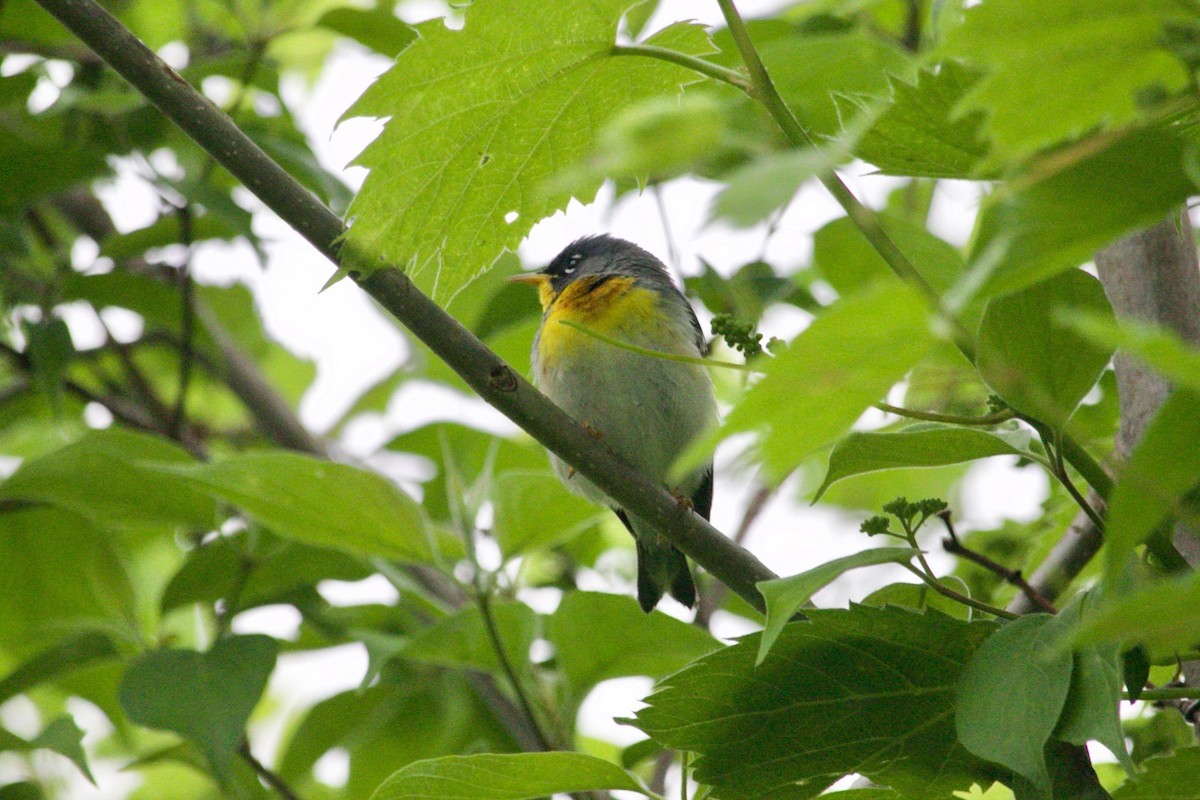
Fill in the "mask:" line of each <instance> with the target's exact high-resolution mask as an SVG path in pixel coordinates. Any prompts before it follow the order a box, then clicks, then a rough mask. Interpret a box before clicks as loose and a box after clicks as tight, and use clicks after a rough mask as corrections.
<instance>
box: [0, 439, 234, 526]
mask: <svg viewBox="0 0 1200 800" xmlns="http://www.w3.org/2000/svg"><path fill="white" fill-rule="evenodd" d="M149 462H154V463H156V464H157V463H165V464H175V465H184V464H191V463H192V457H191V456H189V455H188V454H187V453H186V452H185V451H184V450H183V449H181V448H180V447H178V446H176V445H175V444H172V443H171V442H169V441H167V440H166V439H163V438H161V437H156V436H147V435H146V434H141V433H133V432H130V431H125V430H119V429H116V428H114V429H110V430H105V431H93V432H91V433H89V434H88V435H87V436H85V437H83V438H82V439H80V440H79V441H77V442H75V443H73V444H70V445H67V446H66V447H63V448H61V449H59V450H56V451H54V452H52V453H47V454H46V455H44V456H42V457H41V458H38V459H33V460H30V461H27V462H25V463H24V464H22V465H21V468H20V469H18V470H17V471H16V472H15V473H14V474H13V475H12V477H10V478H9V479H8V480H6V481H4V483H3V484H0V499H9V500H29V501H35V502H42V503H49V504H52V505H55V506H60V507H62V508H67V509H71V510H72V511H74V512H76V513H77V514H80V515H82V516H83V517H85V518H87V519H89V520H91V521H92V522H94V523H96V524H99V525H112V526H122V527H124V526H128V525H133V524H138V525H194V526H197V527H202V526H208V525H212V524H213V522H214V521H215V517H216V506H215V505H214V503H213V502H212V500H211V499H209V498H208V497H207V496H205V494H204V493H203V492H200V491H198V490H197V489H196V488H195V487H194V486H192V485H190V483H189V482H188V481H187V480H185V479H184V478H181V477H179V476H178V475H174V474H171V473H169V472H164V471H161V470H158V469H155V468H153V467H151V466H149Z"/></svg>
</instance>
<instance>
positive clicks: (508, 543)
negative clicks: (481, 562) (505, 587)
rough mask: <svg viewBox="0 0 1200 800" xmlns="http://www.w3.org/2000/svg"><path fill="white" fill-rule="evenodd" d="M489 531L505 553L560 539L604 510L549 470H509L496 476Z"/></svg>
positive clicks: (583, 527)
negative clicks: (563, 482)
mask: <svg viewBox="0 0 1200 800" xmlns="http://www.w3.org/2000/svg"><path fill="white" fill-rule="evenodd" d="M493 497H494V498H495V500H494V503H495V522H494V524H493V533H494V535H495V537H496V541H497V542H499V544H500V549H501V551H503V553H504V555H505V556H506V557H509V558H511V557H513V556H515V555H519V554H521V553H523V552H526V551H529V550H533V549H536V548H539V547H547V546H549V545H552V544H555V543H557V542H562V541H565V540H567V539H570V538H571V537H573V536H575V535H576V534H578V533H580V532H582V531H585V530H587V529H588V528H590V527H592V526H593V525H595V524H596V523H597V522H598V521H599V520H600V519H601V518H602V517H603V515H604V514H607V513H608V512H607V510H605V509H604V508H602V507H600V506H597V505H593V504H592V503H589V502H587V501H586V500H584V499H582V498H580V497H577V496H575V495H573V494H571V493H570V492H568V491H567V490H566V489H564V488H563V485H562V482H561V481H559V479H558V478H557V477H555V476H554V475H553V474H552V473H550V472H549V471H536V472H535V471H532V470H529V471H527V470H512V471H510V472H506V473H504V474H502V475H500V476H498V477H497V478H496V481H495V487H494V492H493Z"/></svg>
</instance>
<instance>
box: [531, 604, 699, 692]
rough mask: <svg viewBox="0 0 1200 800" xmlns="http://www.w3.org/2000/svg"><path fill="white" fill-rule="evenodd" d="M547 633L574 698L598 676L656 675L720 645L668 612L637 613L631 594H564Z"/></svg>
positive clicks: (548, 625) (672, 669)
mask: <svg viewBox="0 0 1200 800" xmlns="http://www.w3.org/2000/svg"><path fill="white" fill-rule="evenodd" d="M547 638H549V639H550V641H551V643H553V645H554V648H555V650H556V652H557V654H558V664H559V665H560V666H561V668H562V672H563V676H564V677H565V679H566V681H567V683H568V686H569V687H570V692H571V695H572V697H574V698H575V700H576V701H577V702H578V701H580V700H582V699H583V697H584V695H586V694H587V692H588V691H589V690H590V689H591V688H592V687H593V686H595V685H596V684H597V683H599V682H600V681H604V680H608V679H609V678H622V677H625V676H628V675H646V676H649V677H651V678H661V677H663V676H664V675H668V674H670V673H672V672H674V671H675V670H677V669H680V668H681V667H683V666H684V665H685V664H687V663H688V662H689V661H692V660H693V659H696V658H699V657H700V656H702V655H704V654H706V653H711V652H712V651H713V650H716V649H717V648H719V647H720V646H721V644H720V642H718V641H717V640H716V639H714V638H713V637H712V636H711V635H709V634H708V633H706V632H705V631H702V630H700V629H699V628H696V627H694V626H692V625H688V624H687V623H685V622H681V621H680V620H677V619H675V618H674V617H668V616H667V615H666V614H661V613H657V612H656V613H652V614H645V613H643V612H642V610H641V609H640V608H639V607H638V604H637V603H636V602H635V601H634V599H633V598H632V597H624V596H622V595H615V594H601V593H598V592H570V593H568V594H567V595H566V596H565V597H564V598H563V601H562V603H560V604H559V607H558V610H556V611H555V612H554V615H553V616H551V617H550V619H549V622H548V624H547Z"/></svg>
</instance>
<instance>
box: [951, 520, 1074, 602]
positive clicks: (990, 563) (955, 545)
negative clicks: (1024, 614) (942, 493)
mask: <svg viewBox="0 0 1200 800" xmlns="http://www.w3.org/2000/svg"><path fill="white" fill-rule="evenodd" d="M938 518H939V519H941V521H942V523H943V524H944V525H945V526H946V533H947V534H948V535H947V537H946V538H945V539H942V549H943V550H945V551H946V552H947V553H950V554H952V555H956V556H959V557H961V558H965V559H966V560H967V561H971V562H973V563H975V564H978V565H979V566H981V567H983V568H984V569H986V570H987V571H989V572H992V573H994V574H996V575H998V576H1000V578H1001V580H1003V581H1004V582H1005V583H1010V584H1012V585H1013V586H1016V587H1017V588H1018V589H1020V590H1021V591H1022V592H1024V593H1025V596H1026V597H1028V598H1029V600H1030V602H1031V603H1033V604H1034V605H1036V606H1037V607H1038V608H1040V609H1042V610H1043V611H1045V612H1046V613H1047V614H1057V613H1058V609H1057V608H1055V607H1054V604H1053V603H1051V602H1050V601H1049V600H1047V599H1046V598H1045V597H1044V596H1043V595H1042V594H1041V593H1040V592H1038V590H1037V589H1035V588H1033V586H1031V585H1030V584H1029V581H1027V580H1025V577H1024V576H1023V575H1021V570H1019V569H1009V568H1008V567H1006V566H1004V565H1003V564H1001V563H999V562H998V561H994V560H993V559H991V558H988V557H987V556H986V555H984V554H983V553H980V552H978V551H977V550H972V549H971V548H969V547H967V546H966V545H965V544H963V543H962V541H960V540H959V538H958V534H957V533H956V532H955V530H954V524H953V523H952V522H951V521H950V511H949V510H945V511H942V512H940V513H939V514H938Z"/></svg>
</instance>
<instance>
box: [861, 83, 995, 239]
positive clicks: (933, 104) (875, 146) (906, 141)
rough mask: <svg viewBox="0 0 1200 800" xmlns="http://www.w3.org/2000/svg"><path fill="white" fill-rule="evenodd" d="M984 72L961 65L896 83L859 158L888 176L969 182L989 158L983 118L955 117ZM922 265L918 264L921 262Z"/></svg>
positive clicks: (866, 136)
mask: <svg viewBox="0 0 1200 800" xmlns="http://www.w3.org/2000/svg"><path fill="white" fill-rule="evenodd" d="M979 76H980V73H979V72H977V71H975V70H973V69H971V68H969V67H966V66H964V65H963V64H961V63H960V62H958V61H943V62H942V63H941V64H939V65H938V67H937V70H936V72H935V71H933V70H932V69H923V70H921V72H920V74H919V75H918V76H917V82H916V84H911V83H907V82H905V81H899V80H894V79H893V80H892V81H891V83H892V93H893V98H892V104H891V105H890V106H889V107H888V108H887V110H886V111H884V112H883V113H882V114H881V115H880V116H879V118H878V119H877V120H876V121H875V124H874V125H873V126H872V127H871V128H870V129H869V130H868V131H867V132H866V133H865V134H864V135H863V136H862V138H860V139H859V141H858V148H857V150H856V153H855V154H856V155H857V156H858V157H859V158H861V159H863V160H864V161H869V162H871V163H872V164H874V165H875V166H876V167H878V168H879V171H880V172H883V173H885V174H888V175H914V176H921V177H928V178H970V177H977V176H976V175H975V174H974V173H975V171H976V168H977V167H978V165H979V163H980V162H981V161H983V158H984V156H986V155H987V151H988V146H987V142H986V141H985V140H984V138H983V135H982V132H981V130H980V129H981V128H982V127H983V122H984V118H983V114H982V113H980V112H973V113H970V114H958V113H956V107H957V106H958V105H959V102H960V101H961V100H962V97H963V95H964V94H966V92H967V91H968V90H969V89H970V88H971V87H972V86H974V85H975V83H976V82H977V81H978V80H979ZM918 263H919V261H918Z"/></svg>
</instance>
